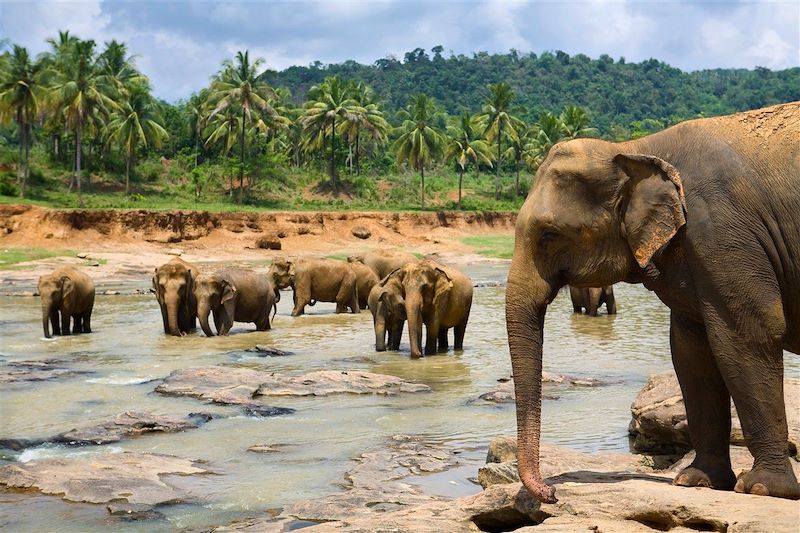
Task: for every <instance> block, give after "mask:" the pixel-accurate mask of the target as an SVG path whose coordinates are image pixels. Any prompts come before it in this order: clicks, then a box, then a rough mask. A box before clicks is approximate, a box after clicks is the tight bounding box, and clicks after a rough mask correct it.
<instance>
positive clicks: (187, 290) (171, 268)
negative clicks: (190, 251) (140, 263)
mask: <svg viewBox="0 0 800 533" xmlns="http://www.w3.org/2000/svg"><path fill="white" fill-rule="evenodd" d="M195 274H196V273H193V272H192V269H191V266H190V265H189V264H188V263H186V262H184V261H182V260H180V259H173V260H172V261H170V262H169V263H167V264H165V265H161V266H160V267H158V268H156V270H155V274H154V275H153V290H154V291H155V293H156V299H157V300H158V303H159V305H160V306H161V312H162V316H163V317H164V322H165V324H164V329H165V332H167V333H170V334H171V335H175V336H178V337H180V336H181V335H184V334H185V332H184V331H183V329H185V327H186V326H185V325H184V324H181V323H180V320H179V317H185V318H186V319H191V320H192V321H194V318H193V317H194V314H195V309H194V305H193V303H194V296H193V281H194V276H195ZM192 323H194V322H192ZM192 327H193V326H192Z"/></svg>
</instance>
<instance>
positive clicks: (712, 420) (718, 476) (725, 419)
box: [670, 312, 736, 490]
mask: <svg viewBox="0 0 800 533" xmlns="http://www.w3.org/2000/svg"><path fill="white" fill-rule="evenodd" d="M670 344H671V348H672V362H673V364H674V366H675V373H676V374H677V375H678V381H679V382H680V386H681V391H682V393H683V399H684V403H685V405H686V418H687V421H688V423H689V434H690V436H691V439H692V444H693V445H694V448H695V451H696V457H695V459H694V462H692V464H691V465H689V466H688V467H687V468H685V469H683V470H682V471H681V472H680V473H679V474H678V475H677V476H676V477H675V480H674V481H673V483H674V484H675V485H682V486H685V487H711V488H714V489H720V490H731V489H732V488H733V485H734V483H735V482H736V479H735V477H734V475H733V470H732V468H731V461H730V452H729V446H730V444H729V442H730V434H731V412H730V402H731V400H730V395H729V394H728V389H727V387H726V386H725V382H724V381H723V379H722V376H721V375H720V372H719V369H718V368H717V364H716V361H715V360H714V356H713V354H712V352H711V347H710V346H709V343H708V338H707V336H706V330H705V327H703V325H702V324H699V323H696V322H693V321H690V320H689V319H686V318H683V317H680V316H679V315H677V314H676V313H675V312H673V313H672V316H671V321H670Z"/></svg>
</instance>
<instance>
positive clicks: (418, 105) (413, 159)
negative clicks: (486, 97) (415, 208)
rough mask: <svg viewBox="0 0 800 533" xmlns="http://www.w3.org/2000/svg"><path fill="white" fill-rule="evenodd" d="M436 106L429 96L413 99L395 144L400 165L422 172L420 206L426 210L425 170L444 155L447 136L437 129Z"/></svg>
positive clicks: (402, 115) (413, 97) (402, 114)
mask: <svg viewBox="0 0 800 533" xmlns="http://www.w3.org/2000/svg"><path fill="white" fill-rule="evenodd" d="M435 115H436V104H435V103H434V100H433V98H431V97H429V96H428V95H425V94H421V93H420V94H417V95H415V96H412V97H411V101H410V102H409V104H408V106H407V107H406V109H405V110H403V111H401V112H400V116H401V117H403V118H404V119H405V120H404V121H403V124H402V125H401V126H400V127H399V128H397V132H398V133H399V134H400V136H399V137H398V138H397V140H396V141H395V142H394V151H395V156H396V164H397V165H398V166H400V165H402V164H403V163H408V164H410V165H411V166H412V167H414V168H416V169H417V170H419V174H420V203H421V205H422V207H423V208H424V207H425V167H426V166H427V165H430V164H431V161H433V160H434V159H435V158H436V157H437V156H438V155H439V154H441V153H442V151H443V148H444V145H445V140H444V136H443V135H442V134H441V133H440V132H439V131H438V130H437V129H436V128H434V127H433V126H431V124H432V122H433V121H434V119H435V118H436V117H435Z"/></svg>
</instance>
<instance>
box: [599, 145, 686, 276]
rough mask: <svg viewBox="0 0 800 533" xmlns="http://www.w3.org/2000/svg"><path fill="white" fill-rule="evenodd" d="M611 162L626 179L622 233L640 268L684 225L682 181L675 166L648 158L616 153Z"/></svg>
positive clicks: (684, 203)
mask: <svg viewBox="0 0 800 533" xmlns="http://www.w3.org/2000/svg"><path fill="white" fill-rule="evenodd" d="M614 163H615V164H616V165H617V166H618V167H619V168H620V169H621V170H622V172H624V173H625V174H626V175H627V176H628V178H630V179H629V180H628V182H627V183H626V185H625V188H624V190H625V191H626V192H625V193H624V196H625V197H624V198H623V205H624V204H625V200H627V205H624V207H623V209H624V212H623V222H624V225H623V233H624V235H625V238H626V239H627V241H628V246H630V248H631V251H632V252H633V255H634V257H635V258H636V262H637V263H639V266H640V267H642V268H644V267H645V266H647V264H648V263H649V262H650V259H651V258H652V257H653V254H655V253H656V251H658V250H659V249H660V248H661V247H662V246H664V245H665V244H667V243H668V242H669V240H670V239H672V237H673V236H674V235H675V234H676V233H677V232H678V230H679V229H680V228H681V226H683V225H684V224H686V216H685V214H686V200H685V198H684V192H683V182H682V181H681V176H680V174H679V173H678V170H677V169H676V168H675V167H673V166H672V165H670V164H669V163H667V162H666V161H664V160H663V159H660V158H658V157H655V156H652V155H642V154H618V155H616V156H615V157H614Z"/></svg>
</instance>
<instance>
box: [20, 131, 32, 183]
mask: <svg viewBox="0 0 800 533" xmlns="http://www.w3.org/2000/svg"><path fill="white" fill-rule="evenodd" d="M30 164H31V126H30V124H25V170H24V172H25V173H24V174H23V176H22V188H21V189H20V191H19V195H20V197H21V198H24V197H25V190H26V189H27V187H28V180H29V179H30V177H31V167H30Z"/></svg>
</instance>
